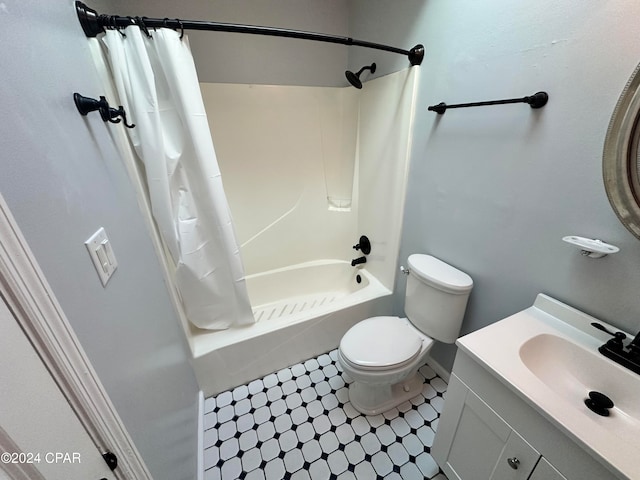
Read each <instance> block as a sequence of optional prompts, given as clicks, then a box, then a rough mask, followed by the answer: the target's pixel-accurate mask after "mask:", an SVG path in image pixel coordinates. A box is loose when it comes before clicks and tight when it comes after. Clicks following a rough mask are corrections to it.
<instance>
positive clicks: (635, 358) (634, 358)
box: [591, 323, 640, 374]
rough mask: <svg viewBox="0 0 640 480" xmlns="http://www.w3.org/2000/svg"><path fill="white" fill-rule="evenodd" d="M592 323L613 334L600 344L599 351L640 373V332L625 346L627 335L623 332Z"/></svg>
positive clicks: (599, 328)
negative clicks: (624, 341)
mask: <svg viewBox="0 0 640 480" xmlns="http://www.w3.org/2000/svg"><path fill="white" fill-rule="evenodd" d="M591 325H592V326H593V327H595V328H597V329H598V330H602V331H603V332H606V333H608V334H609V335H611V336H613V338H612V339H611V340H609V341H607V343H605V344H604V345H602V346H600V347H599V348H598V351H599V352H600V353H601V354H602V355H604V356H605V357H607V358H610V359H611V360H613V361H614V362H616V363H618V364H620V365H622V366H623V367H625V368H628V369H629V370H631V371H633V372H635V373H638V374H640V333H638V334H637V335H636V336H635V338H634V339H633V340H631V342H629V344H628V345H627V346H625V345H624V343H623V340H624V339H625V338H627V336H626V335H625V334H624V333H623V332H612V331H610V330H609V329H608V328H606V327H604V326H603V325H600V324H599V323H592V324H591Z"/></svg>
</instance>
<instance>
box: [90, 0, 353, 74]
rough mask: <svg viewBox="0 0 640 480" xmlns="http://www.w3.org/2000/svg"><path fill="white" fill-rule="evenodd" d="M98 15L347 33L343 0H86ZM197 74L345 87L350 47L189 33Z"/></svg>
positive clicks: (228, 34)
mask: <svg viewBox="0 0 640 480" xmlns="http://www.w3.org/2000/svg"><path fill="white" fill-rule="evenodd" d="M85 3H87V4H88V5H89V6H91V7H92V8H94V9H96V10H97V11H98V12H99V13H105V14H118V15H134V16H135V15H141V16H147V17H156V18H165V17H170V18H176V17H178V18H181V19H187V20H209V21H215V22H226V23H240V24H247V25H264V26H270V27H278V28H286V29H292V30H305V31H310V32H319V33H327V34H331V35H338V36H348V20H347V0H324V1H322V2H318V1H314V0H268V1H266V0H261V1H258V2H256V1H255V0H208V1H203V0H183V1H180V2H175V1H170V0H139V1H136V2H131V1H129V0H93V1H92V0H88V1H87V2H85ZM188 35H189V40H190V44H191V49H192V51H193V57H194V58H195V62H196V67H197V70H198V77H199V78H200V81H201V82H210V83H248V84H251V83H259V84H260V83H261V84H268V85H313V86H327V87H329V86H344V85H346V84H347V82H346V80H345V76H344V71H345V69H346V64H347V55H348V53H347V52H348V48H349V47H346V46H343V45H336V44H331V43H319V42H311V41H307V40H298V39H291V38H276V37H265V36H261V35H255V36H254V35H245V34H239V33H223V32H197V31H190V32H188Z"/></svg>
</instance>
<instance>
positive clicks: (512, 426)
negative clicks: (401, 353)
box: [431, 351, 615, 480]
mask: <svg viewBox="0 0 640 480" xmlns="http://www.w3.org/2000/svg"><path fill="white" fill-rule="evenodd" d="M431 453H432V455H433V457H434V459H435V460H436V462H437V463H438V465H440V468H442V470H443V471H444V473H445V474H446V475H447V478H449V480H485V479H486V480H587V479H588V480H603V479H613V478H615V477H614V476H613V475H612V474H611V472H609V471H607V470H606V469H605V468H604V467H603V466H602V465H601V464H600V463H598V462H597V461H595V460H594V458H592V457H591V456H590V455H589V454H588V453H587V452H586V451H584V450H583V449H581V448H580V447H579V446H578V445H576V444H575V443H574V442H573V441H572V440H570V439H569V438H568V437H566V436H565V435H564V434H563V433H562V432H560V430H558V429H557V428H556V427H555V426H554V425H552V424H551V423H550V422H549V421H548V420H547V419H546V418H544V417H543V416H542V415H540V414H539V413H538V412H537V411H536V410H535V409H534V408H532V407H531V406H530V405H527V404H526V403H525V402H524V401H523V400H522V399H520V398H519V397H517V396H516V395H515V394H514V393H513V392H512V391H510V390H509V389H508V388H507V387H506V386H505V385H503V384H502V383H501V382H500V381H498V380H497V379H496V378H495V377H493V376H492V375H491V374H490V373H489V372H488V371H486V370H485V369H484V368H483V367H481V366H480V365H479V364H477V363H476V362H475V361H474V360H472V359H471V358H470V357H468V356H467V355H466V354H465V353H464V352H462V351H458V355H457V357H456V362H455V365H454V368H453V373H452V375H451V379H450V381H449V387H448V388H447V393H446V401H445V406H444V410H443V412H442V415H441V416H440V420H439V422H438V429H437V432H436V437H435V441H434V445H433V448H432V450H431ZM561 472H562V473H561Z"/></svg>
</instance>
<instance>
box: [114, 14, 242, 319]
mask: <svg viewBox="0 0 640 480" xmlns="http://www.w3.org/2000/svg"><path fill="white" fill-rule="evenodd" d="M123 33H124V35H122V33H120V32H118V31H115V30H108V31H107V32H106V33H105V35H104V37H103V38H102V42H103V46H104V47H106V48H103V49H102V51H103V53H104V55H105V56H106V57H107V61H108V64H109V66H110V70H111V74H112V80H113V83H114V86H115V89H116V91H117V94H118V96H119V99H118V100H119V101H120V103H121V104H122V105H123V106H124V108H125V111H126V112H127V119H128V121H129V123H135V125H136V127H135V128H133V129H127V132H128V134H129V138H130V140H131V143H132V145H133V147H134V149H135V153H136V154H137V156H138V158H139V159H140V161H141V162H142V163H143V164H144V171H145V174H146V185H147V188H148V193H149V197H150V203H151V209H152V213H153V217H154V219H155V222H156V224H157V226H158V229H159V231H160V235H161V237H162V240H163V241H164V243H165V245H166V249H167V250H168V252H169V255H170V257H171V260H172V262H169V263H172V264H173V265H174V266H175V272H174V273H175V276H174V277H175V282H176V287H177V290H178V292H179V294H180V297H181V299H182V303H183V307H184V310H185V313H186V316H187V318H188V319H189V321H191V322H192V323H193V324H194V325H196V326H198V327H200V328H204V329H212V330H218V329H225V328H229V327H230V326H233V325H247V324H251V323H254V322H255V320H254V318H253V314H252V312H251V305H250V302H249V296H248V294H247V289H246V285H245V281H244V271H243V266H242V260H241V257H240V250H239V246H238V243H237V241H236V237H235V232H234V228H233V224H232V220H231V214H230V211H229V206H228V203H227V200H226V197H225V194H224V189H223V187H222V180H221V176H220V169H219V167H218V162H217V160H216V154H215V151H214V147H213V142H212V139H211V134H210V130H209V125H208V122H207V117H206V114H205V109H204V105H203V101H202V96H201V93H200V87H199V84H198V78H197V74H196V70H195V65H194V63H193V57H192V56H191V51H190V48H189V44H188V41H187V38H186V37H184V38H183V39H182V40H181V39H180V34H179V33H178V32H175V31H173V30H170V29H166V28H163V29H158V30H152V31H151V35H152V38H148V37H147V36H146V35H145V34H144V33H143V32H142V31H141V30H140V29H139V28H138V27H136V26H131V27H127V28H126V29H125V30H124V31H123ZM109 100H111V99H109ZM113 100H114V101H115V99H113ZM112 103H114V102H113V101H112Z"/></svg>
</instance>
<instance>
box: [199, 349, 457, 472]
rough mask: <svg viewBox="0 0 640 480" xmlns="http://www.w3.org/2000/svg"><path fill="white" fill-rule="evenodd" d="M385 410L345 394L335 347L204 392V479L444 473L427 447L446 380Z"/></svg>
mask: <svg viewBox="0 0 640 480" xmlns="http://www.w3.org/2000/svg"><path fill="white" fill-rule="evenodd" d="M420 374H421V375H422V376H423V377H424V379H425V384H424V388H423V390H422V394H421V395H418V396H417V397H416V398H413V399H412V400H411V401H409V402H405V403H404V404H402V405H400V406H399V407H398V408H394V409H393V410H391V411H388V412H385V413H384V414H382V415H374V416H365V415H362V414H360V413H358V412H357V411H356V410H355V409H354V408H353V407H352V406H351V403H350V402H349V396H348V388H347V387H348V383H350V382H351V380H350V379H349V378H348V376H347V375H346V374H345V373H343V372H342V371H341V368H340V365H339V364H338V362H337V350H333V351H331V352H329V353H327V354H324V355H320V356H319V357H317V358H312V359H310V360H307V361H306V362H303V363H299V364H297V365H294V366H292V367H290V368H285V369H283V370H280V371H279V372H277V373H273V374H270V375H267V376H266V377H264V378H262V379H260V380H254V381H253V382H250V383H249V384H248V385H241V386H239V387H236V388H235V389H233V390H230V391H227V392H223V393H220V394H219V395H217V396H216V397H211V398H207V399H206V400H205V409H204V411H205V415H204V428H205V431H204V448H205V450H204V462H205V480H213V479H222V480H236V479H247V480H255V479H261V480H263V479H266V480H281V479H291V480H299V479H311V480H324V479H336V480H346V479H357V480H379V479H396V480H397V479H404V480H418V479H430V480H446V477H445V475H444V474H443V473H442V472H441V471H440V469H439V468H438V466H437V464H436V462H435V461H434V460H433V458H432V457H431V455H430V451H431V445H432V443H433V438H434V431H435V429H436V427H437V424H438V417H439V415H440V412H441V411H442V405H443V403H444V395H445V391H446V388H447V384H446V383H445V382H444V381H443V380H442V379H441V378H440V377H438V376H437V375H436V374H435V373H434V372H433V370H432V369H431V368H429V367H428V366H424V367H422V368H421V369H420Z"/></svg>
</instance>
